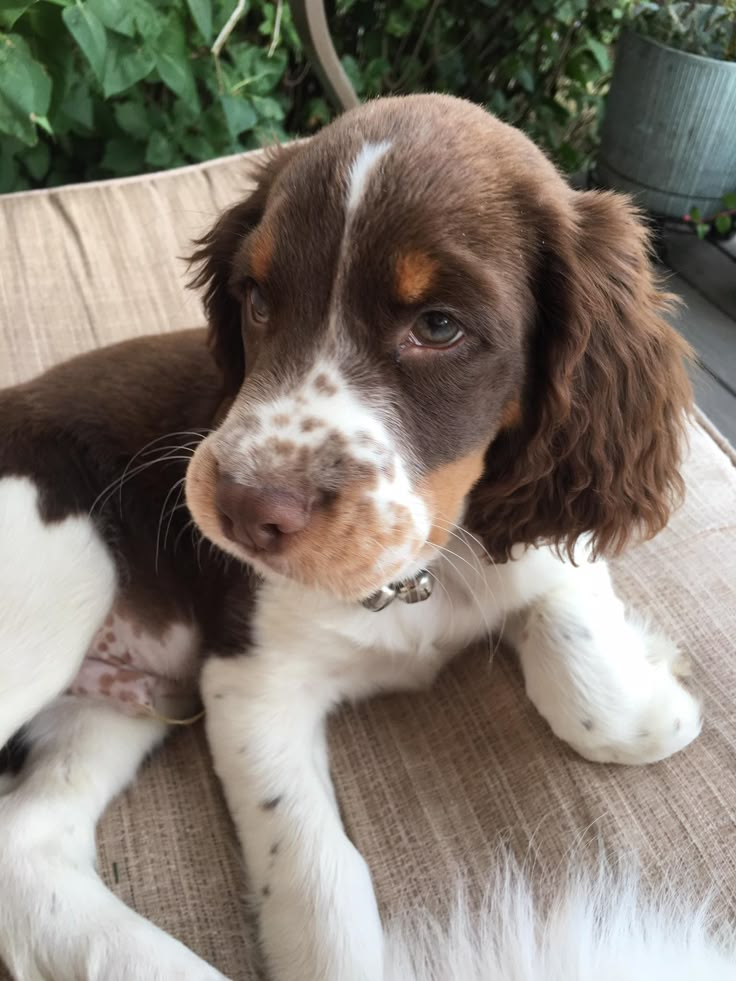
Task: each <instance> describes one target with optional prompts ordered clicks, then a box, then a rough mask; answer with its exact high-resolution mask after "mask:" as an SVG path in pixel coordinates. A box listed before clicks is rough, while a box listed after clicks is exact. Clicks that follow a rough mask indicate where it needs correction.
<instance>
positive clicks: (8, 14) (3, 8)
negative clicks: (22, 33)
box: [0, 0, 37, 31]
mask: <svg viewBox="0 0 736 981" xmlns="http://www.w3.org/2000/svg"><path fill="white" fill-rule="evenodd" d="M36 2H37V0H29V2H27V3H22V2H21V3H13V0H8V2H3V0H0V27H2V29H3V30H5V31H9V30H11V29H12V28H13V27H15V23H16V21H18V20H19V19H20V18H21V17H22V16H23V14H24V13H25V12H26V10H28V8H29V7H32V6H33V5H34V3H36Z"/></svg>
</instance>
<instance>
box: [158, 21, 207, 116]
mask: <svg viewBox="0 0 736 981" xmlns="http://www.w3.org/2000/svg"><path fill="white" fill-rule="evenodd" d="M177 28H178V30H177ZM155 59H156V68H157V69H158V73H159V75H160V76H161V79H162V81H163V82H164V84H165V85H168V87H169V88H170V89H171V91H172V92H174V93H175V94H176V95H178V96H179V97H180V98H182V99H184V100H185V101H186V102H187V103H188V104H189V105H190V106H192V107H193V108H198V107H199V98H198V96H197V85H196V82H195V81H194V73H193V72H192V65H191V62H190V61H189V52H188V50H187V44H186V38H185V37H184V32H183V31H182V30H181V27H180V25H176V26H174V25H172V29H171V30H168V31H166V32H165V33H164V34H163V35H162V36H161V38H160V39H159V43H158V45H157V46H156V54H155Z"/></svg>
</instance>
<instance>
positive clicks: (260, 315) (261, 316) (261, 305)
mask: <svg viewBox="0 0 736 981" xmlns="http://www.w3.org/2000/svg"><path fill="white" fill-rule="evenodd" d="M245 302H246V303H247V305H248V315H249V317H250V319H251V320H252V321H253V322H254V323H256V324H265V323H266V322H267V321H268V318H269V316H270V313H271V311H270V309H269V306H268V302H267V300H266V298H265V297H264V295H263V293H262V292H261V290H260V288H259V286H258V283H256V282H255V281H254V280H252V279H251V280H249V281H248V284H247V286H246V292H245Z"/></svg>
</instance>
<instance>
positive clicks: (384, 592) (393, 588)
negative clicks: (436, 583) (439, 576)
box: [361, 569, 432, 613]
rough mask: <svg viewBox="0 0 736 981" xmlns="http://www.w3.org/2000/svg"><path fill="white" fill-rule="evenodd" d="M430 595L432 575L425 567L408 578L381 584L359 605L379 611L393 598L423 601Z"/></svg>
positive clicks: (404, 600) (412, 601)
mask: <svg viewBox="0 0 736 981" xmlns="http://www.w3.org/2000/svg"><path fill="white" fill-rule="evenodd" d="M431 595H432V577H431V576H430V574H429V573H428V572H427V570H426V569H422V570H421V572H417V574H416V575H415V576H411V577H410V578H409V579H403V580H402V581H401V582H391V583H388V585H386V586H381V588H380V589H379V590H377V591H376V592H375V593H373V594H372V595H371V596H369V597H368V599H364V600H361V605H362V606H364V607H365V608H366V610H371V612H373V613H380V611H381V610H385V609H386V607H387V606H389V605H390V604H391V603H393V601H394V600H395V599H400V600H401V602H402V603H423V602H424V600H426V599H429V597H430V596H431Z"/></svg>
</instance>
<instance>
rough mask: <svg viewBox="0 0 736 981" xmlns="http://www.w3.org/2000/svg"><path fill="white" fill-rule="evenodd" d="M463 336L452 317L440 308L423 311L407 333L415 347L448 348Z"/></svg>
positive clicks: (457, 342)
mask: <svg viewBox="0 0 736 981" xmlns="http://www.w3.org/2000/svg"><path fill="white" fill-rule="evenodd" d="M464 337H465V334H464V333H463V331H462V330H461V329H460V328H459V327H458V325H457V323H456V322H455V321H454V320H453V319H452V317H451V316H450V315H449V314H447V313H443V312H442V311H441V310H430V311H429V312H428V313H423V314H422V316H421V317H420V318H419V319H418V320H417V321H416V323H415V324H414V326H413V327H412V329H411V333H410V334H409V342H410V343H411V344H414V345H415V346H416V347H435V348H448V347H454V346H455V345H456V344H459V343H460V341H461V340H462V339H463V338H464Z"/></svg>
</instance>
